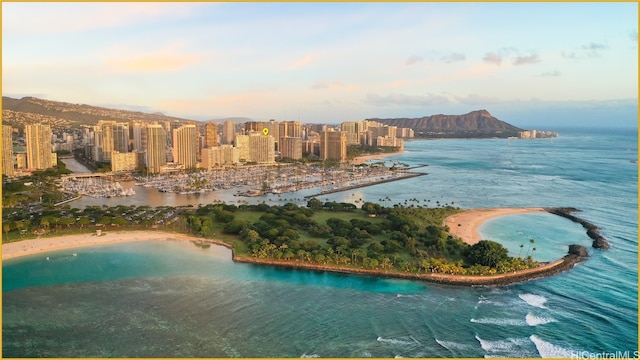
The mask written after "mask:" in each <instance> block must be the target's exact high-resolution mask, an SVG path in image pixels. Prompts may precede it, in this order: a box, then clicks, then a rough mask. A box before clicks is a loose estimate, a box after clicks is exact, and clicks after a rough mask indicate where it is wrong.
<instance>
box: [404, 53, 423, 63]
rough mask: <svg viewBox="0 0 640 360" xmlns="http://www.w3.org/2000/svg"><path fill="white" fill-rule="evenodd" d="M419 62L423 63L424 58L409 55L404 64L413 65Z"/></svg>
mask: <svg viewBox="0 0 640 360" xmlns="http://www.w3.org/2000/svg"><path fill="white" fill-rule="evenodd" d="M421 61H424V58H422V57H421V56H417V55H411V56H409V58H408V59H407V61H406V62H405V64H406V65H413V64H415V63H418V62H421Z"/></svg>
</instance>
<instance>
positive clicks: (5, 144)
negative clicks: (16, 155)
mask: <svg viewBox="0 0 640 360" xmlns="http://www.w3.org/2000/svg"><path fill="white" fill-rule="evenodd" d="M12 132H13V130H12V129H11V126H8V125H2V175H5V176H9V177H10V176H13V141H12V140H11V133H12Z"/></svg>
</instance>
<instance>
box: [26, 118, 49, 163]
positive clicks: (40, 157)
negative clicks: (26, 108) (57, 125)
mask: <svg viewBox="0 0 640 360" xmlns="http://www.w3.org/2000/svg"><path fill="white" fill-rule="evenodd" d="M25 136H26V144H27V167H28V168H29V169H33V170H42V169H48V168H50V167H52V166H54V165H55V162H54V161H53V159H54V157H55V154H53V153H52V152H51V127H50V126H49V125H43V124H33V125H25Z"/></svg>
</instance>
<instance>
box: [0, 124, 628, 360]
mask: <svg viewBox="0 0 640 360" xmlns="http://www.w3.org/2000/svg"><path fill="white" fill-rule="evenodd" d="M554 131H555V130H554ZM558 131H560V137H558V138H553V139H536V140H508V139H488V140H468V139H452V140H416V141H408V142H407V143H406V151H405V153H403V154H402V155H397V156H394V157H390V158H387V159H385V160H386V161H394V160H395V161H398V162H402V163H407V164H409V165H412V166H415V165H420V164H425V165H428V166H427V167H424V168H421V169H420V171H426V172H428V173H429V175H427V176H421V177H416V178H412V179H407V180H401V181H398V182H391V183H386V184H380V185H375V186H371V187H365V188H361V189H358V190H350V191H347V192H342V193H335V194H331V195H326V196H321V197H320V200H322V201H326V200H335V201H349V202H357V203H359V202H361V201H372V202H378V203H381V204H383V205H386V206H392V205H393V204H398V203H399V204H403V205H407V206H410V205H411V204H414V205H416V206H417V205H422V206H437V205H438V204H441V205H444V204H453V205H454V206H459V207H461V208H482V207H575V208H578V209H580V210H582V212H580V213H578V214H577V215H578V216H580V217H582V218H584V219H585V220H587V221H589V222H592V223H594V224H596V225H598V226H599V227H601V234H602V235H604V236H605V237H606V238H607V239H608V241H609V243H610V244H611V248H610V249H609V250H596V249H593V248H591V247H590V244H591V239H590V238H589V237H588V236H587V235H586V233H585V230H584V229H583V228H582V227H581V226H580V225H578V224H576V223H573V222H571V221H569V220H566V219H564V218H560V217H558V216H555V215H551V214H545V213H535V214H533V213H532V214H520V215H511V216H504V217H500V218H496V219H493V220H490V221H488V222H487V223H485V224H484V225H483V226H482V228H481V229H480V232H481V234H482V235H483V237H484V238H488V239H493V240H496V241H500V242H501V243H503V244H505V246H507V248H508V249H509V251H510V252H511V254H512V255H516V256H517V255H519V252H527V253H532V254H533V256H534V258H536V259H538V260H541V261H548V260H554V259H557V258H559V257H561V256H563V255H564V254H565V253H566V251H567V245H569V244H581V245H584V246H587V247H588V248H589V252H590V257H589V259H588V260H587V261H585V262H582V263H580V264H578V265H577V266H576V267H575V268H573V269H572V270H570V271H567V272H565V273H562V274H559V275H556V276H553V277H549V278H544V279H535V280H531V281H527V282H524V283H519V284H513V285H510V286H502V287H456V286H445V285H436V284H429V283H423V282H417V281H406V280H395V279H382V278H373V277H364V276H354V275H344V274H329V273H323V272H317V271H302V270H285V269H278V268H274V267H268V266H257V265H250V264H236V263H233V262H232V261H231V259H230V257H231V253H230V251H229V250H228V249H225V248H222V247H211V248H209V249H202V248H198V247H195V246H194V245H192V244H191V243H189V242H177V241H148V242H136V243H126V244H117V245H104V246H98V247H87V248H80V249H71V250H64V251H57V252H51V253H47V254H38V255H33V256H28V257H23V258H17V259H12V260H7V261H4V262H3V267H2V268H3V273H2V277H3V278H2V280H3V283H2V286H3V299H2V300H3V303H2V306H3V309H2V311H3V316H2V322H3V324H2V326H3V329H2V351H3V354H2V355H3V357H377V358H381V357H384V358H390V357H465V358H466V357H527V358H529V357H574V358H587V357H593V356H600V357H606V356H609V357H611V355H618V357H623V356H624V355H628V356H631V357H633V356H635V357H637V353H634V351H635V350H637V347H638V275H637V274H638V240H637V239H638V203H637V199H638V196H637V195H638V194H637V184H638V173H637V169H638V168H637V164H636V163H634V162H633V161H634V160H636V159H637V157H638V148H637V143H638V141H637V140H638V139H637V130H636V129H627V130H622V129H617V130H613V129H598V130H596V129H559V130H558ZM144 190H145V191H149V192H152V191H155V190H151V189H144ZM313 191H314V190H307V192H309V193H312V192H313ZM315 191H317V189H316V190H315ZM136 192H137V193H138V194H137V195H136V196H135V197H128V198H121V199H114V198H111V199H88V200H87V199H84V200H82V201H86V202H85V203H83V202H77V203H75V204H74V203H71V206H78V207H81V206H86V205H91V204H100V201H104V202H106V203H105V204H109V205H114V204H117V202H118V201H121V202H122V203H127V204H131V203H136V202H140V203H141V204H142V203H144V201H146V200H145V196H146V195H145V194H144V193H143V191H138V189H137V188H136ZM307 192H303V191H301V192H298V193H292V194H282V195H281V196H277V197H276V196H275V195H274V196H272V197H268V198H264V199H262V200H260V199H257V198H254V199H252V201H263V200H264V201H268V202H272V203H278V202H283V201H293V202H297V203H299V204H305V203H306V200H304V198H303V196H304V195H306V194H307ZM162 195H164V194H160V193H154V194H153V196H154V197H155V198H154V199H155V200H154V201H158V202H161V201H163V200H162V199H163V198H162V197H161V196H162ZM202 195H203V196H201V197H198V196H197V195H183V196H182V197H180V196H179V195H175V194H172V195H167V197H166V198H164V201H165V202H167V205H183V204H184V203H192V204H197V203H206V202H208V201H212V198H214V197H215V198H217V199H225V200H226V199H228V201H237V200H238V199H237V198H234V197H233V196H229V195H228V194H220V193H219V194H215V193H211V194H202ZM243 200H247V199H243ZM531 238H533V239H535V245H534V246H535V248H536V250H535V251H533V250H532V249H531V246H530V244H529V239H531ZM520 244H524V247H522V248H521V247H520ZM73 252H76V253H77V256H73V255H72V253H73ZM47 256H48V257H49V260H46V257H47Z"/></svg>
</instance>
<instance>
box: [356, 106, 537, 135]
mask: <svg viewBox="0 0 640 360" xmlns="http://www.w3.org/2000/svg"><path fill="white" fill-rule="evenodd" d="M367 120H370V121H377V122H379V123H382V124H385V125H389V126H397V127H401V128H410V129H413V131H414V132H415V136H416V137H509V136H517V135H518V132H520V131H524V129H521V128H519V127H516V126H514V125H511V124H509V123H507V122H505V121H502V120H499V119H497V118H496V117H494V116H493V115H491V114H490V113H489V112H488V111H487V110H484V109H482V110H475V111H471V112H469V113H467V114H462V115H444V114H437V115H430V116H423V117H420V118H387V119H380V118H372V119H367Z"/></svg>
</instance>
